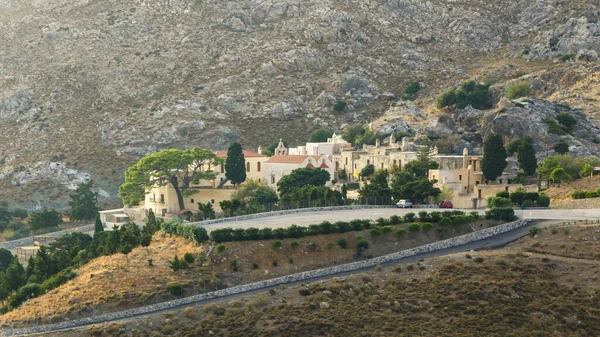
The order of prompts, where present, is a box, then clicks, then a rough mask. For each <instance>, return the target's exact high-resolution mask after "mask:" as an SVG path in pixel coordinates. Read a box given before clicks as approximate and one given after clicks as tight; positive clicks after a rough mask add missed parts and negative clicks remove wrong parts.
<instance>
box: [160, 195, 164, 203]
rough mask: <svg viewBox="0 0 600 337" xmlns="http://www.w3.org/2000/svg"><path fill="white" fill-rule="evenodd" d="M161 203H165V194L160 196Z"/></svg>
mask: <svg viewBox="0 0 600 337" xmlns="http://www.w3.org/2000/svg"><path fill="white" fill-rule="evenodd" d="M160 202H165V195H164V194H161V195H160Z"/></svg>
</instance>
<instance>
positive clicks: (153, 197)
mask: <svg viewBox="0 0 600 337" xmlns="http://www.w3.org/2000/svg"><path fill="white" fill-rule="evenodd" d="M152 201H156V193H154V194H152Z"/></svg>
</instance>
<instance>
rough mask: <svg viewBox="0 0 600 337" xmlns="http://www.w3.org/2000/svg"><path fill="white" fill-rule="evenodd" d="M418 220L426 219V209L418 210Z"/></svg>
mask: <svg viewBox="0 0 600 337" xmlns="http://www.w3.org/2000/svg"><path fill="white" fill-rule="evenodd" d="M419 220H420V221H425V220H427V212H426V211H420V212H419Z"/></svg>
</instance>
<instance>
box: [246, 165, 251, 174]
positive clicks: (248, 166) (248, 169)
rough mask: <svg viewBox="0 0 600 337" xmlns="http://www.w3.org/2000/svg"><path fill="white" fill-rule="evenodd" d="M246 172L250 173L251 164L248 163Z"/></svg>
mask: <svg viewBox="0 0 600 337" xmlns="http://www.w3.org/2000/svg"><path fill="white" fill-rule="evenodd" d="M246 172H250V163H246Z"/></svg>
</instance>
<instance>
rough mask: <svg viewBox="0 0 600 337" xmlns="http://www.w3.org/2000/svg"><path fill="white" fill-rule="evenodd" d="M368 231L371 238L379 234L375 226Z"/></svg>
mask: <svg viewBox="0 0 600 337" xmlns="http://www.w3.org/2000/svg"><path fill="white" fill-rule="evenodd" d="M369 233H370V234H371V238H373V239H375V238H377V237H378V236H381V232H380V231H379V229H377V228H373V229H371V230H370V231H369Z"/></svg>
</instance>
